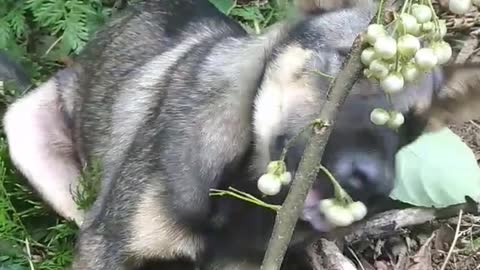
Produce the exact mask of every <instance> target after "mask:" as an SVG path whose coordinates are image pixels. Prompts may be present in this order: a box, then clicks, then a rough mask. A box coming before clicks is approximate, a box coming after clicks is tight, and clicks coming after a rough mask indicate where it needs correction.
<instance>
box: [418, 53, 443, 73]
mask: <svg viewBox="0 0 480 270" xmlns="http://www.w3.org/2000/svg"><path fill="white" fill-rule="evenodd" d="M415 63H416V64H417V66H418V67H419V68H420V69H423V70H429V69H432V68H433V67H435V66H436V65H437V63H438V59H437V56H436V55H435V53H434V52H433V50H432V49H431V48H421V49H420V50H418V51H417V53H416V54H415Z"/></svg>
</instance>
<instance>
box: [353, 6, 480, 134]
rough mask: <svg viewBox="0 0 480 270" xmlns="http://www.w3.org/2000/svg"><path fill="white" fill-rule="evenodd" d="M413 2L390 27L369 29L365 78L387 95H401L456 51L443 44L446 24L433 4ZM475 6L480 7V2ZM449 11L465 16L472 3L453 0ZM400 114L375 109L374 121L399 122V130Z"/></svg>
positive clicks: (378, 26)
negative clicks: (423, 73) (372, 81)
mask: <svg viewBox="0 0 480 270" xmlns="http://www.w3.org/2000/svg"><path fill="white" fill-rule="evenodd" d="M413 2H418V3H413ZM413 2H412V1H410V2H409V1H407V2H406V4H405V5H406V6H404V7H403V8H402V11H401V13H400V14H399V15H398V16H396V18H395V20H394V22H393V23H392V24H391V25H390V27H386V26H384V25H382V24H379V23H377V24H371V25H369V26H368V28H367V32H366V42H367V43H368V46H367V48H365V49H364V50H363V51H362V54H361V61H362V63H363V65H364V66H365V67H366V68H365V69H364V75H365V76H366V77H367V78H369V79H372V80H376V81H378V82H379V83H380V86H381V88H382V89H383V91H384V92H385V93H386V94H387V95H390V94H394V93H397V92H400V91H401V90H402V89H403V88H404V85H405V83H408V82H413V81H415V80H416V79H417V78H418V77H419V76H420V75H421V73H422V72H428V71H430V70H432V69H433V68H435V67H436V66H439V65H443V64H445V63H447V62H448V61H449V60H450V58H451V57H452V48H451V47H450V45H449V44H448V43H447V42H445V41H444V40H443V38H444V36H445V35H446V33H447V27H446V22H445V20H439V19H438V18H437V16H436V15H435V11H434V10H433V7H432V4H431V0H426V1H413ZM420 2H421V3H424V2H425V3H427V4H420ZM473 4H474V5H476V6H479V5H480V0H474V1H473ZM449 8H450V11H451V12H452V13H455V14H465V13H466V12H468V11H469V10H470V9H471V8H472V0H450V1H449ZM399 114H400V113H398V112H395V113H394V112H390V116H389V115H388V113H387V112H386V111H385V110H379V109H375V110H373V111H372V112H371V116H370V119H371V120H372V122H373V123H374V124H376V125H384V124H386V123H394V122H395V124H394V125H389V126H391V127H394V128H398V127H399V126H400V125H401V124H403V116H402V117H400V116H399ZM389 119H390V121H389ZM391 119H394V120H391ZM395 119H397V120H395ZM400 122H401V124H400V125H398V123H400Z"/></svg>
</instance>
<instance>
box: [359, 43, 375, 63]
mask: <svg viewBox="0 0 480 270" xmlns="http://www.w3.org/2000/svg"><path fill="white" fill-rule="evenodd" d="M375 58H376V56H375V50H374V49H373V47H370V48H366V49H365V50H363V51H362V54H361V58H360V59H361V61H362V63H363V64H364V65H365V66H368V65H370V63H372V61H373V60H375Z"/></svg>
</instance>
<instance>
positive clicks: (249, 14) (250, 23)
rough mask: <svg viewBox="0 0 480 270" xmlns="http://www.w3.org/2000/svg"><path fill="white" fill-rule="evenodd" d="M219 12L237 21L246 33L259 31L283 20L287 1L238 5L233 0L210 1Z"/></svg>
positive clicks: (253, 2)
mask: <svg viewBox="0 0 480 270" xmlns="http://www.w3.org/2000/svg"><path fill="white" fill-rule="evenodd" d="M210 2H211V3H212V4H214V5H215V6H216V7H217V8H218V9H219V10H220V11H222V12H223V13H224V14H226V15H228V16H230V17H231V18H233V19H235V20H236V21H238V22H239V23H240V24H241V25H242V26H243V27H244V28H245V29H246V30H247V31H249V32H252V33H261V31H262V30H263V29H264V28H266V27H268V26H271V25H272V24H274V23H275V22H277V21H279V20H280V19H283V18H285V16H286V14H287V13H286V12H287V10H288V9H287V6H286V4H285V3H284V2H289V1H250V2H249V3H247V4H238V3H237V2H238V1H234V0H210ZM244 2H245V1H244ZM260 2H264V3H262V4H261V3H260Z"/></svg>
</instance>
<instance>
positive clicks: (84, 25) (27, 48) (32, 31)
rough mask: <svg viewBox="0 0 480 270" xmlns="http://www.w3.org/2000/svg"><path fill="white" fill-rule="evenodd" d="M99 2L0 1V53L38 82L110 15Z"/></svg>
mask: <svg viewBox="0 0 480 270" xmlns="http://www.w3.org/2000/svg"><path fill="white" fill-rule="evenodd" d="M109 5H110V6H109ZM111 5H112V3H108V2H107V1H101V0H0V6H1V7H2V8H1V9H0V49H6V50H7V51H8V52H9V54H10V55H11V56H13V57H15V58H16V59H17V60H22V62H23V63H24V66H28V67H30V66H31V67H32V68H31V69H30V70H29V72H30V73H31V74H32V75H33V77H34V78H36V79H39V80H41V79H42V78H44V76H48V75H49V74H50V73H51V72H52V71H54V70H55V69H57V68H58V67H57V66H56V65H57V64H56V62H62V61H65V60H66V59H68V56H69V55H70V54H77V53H78V52H80V51H81V49H82V48H83V46H85V43H86V42H87V41H88V39H89V37H90V35H91V34H92V33H93V32H94V31H95V30H96V29H97V28H98V27H99V26H100V25H102V24H103V23H104V22H105V20H106V19H107V18H108V17H109V16H110V15H111V13H112V7H111Z"/></svg>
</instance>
